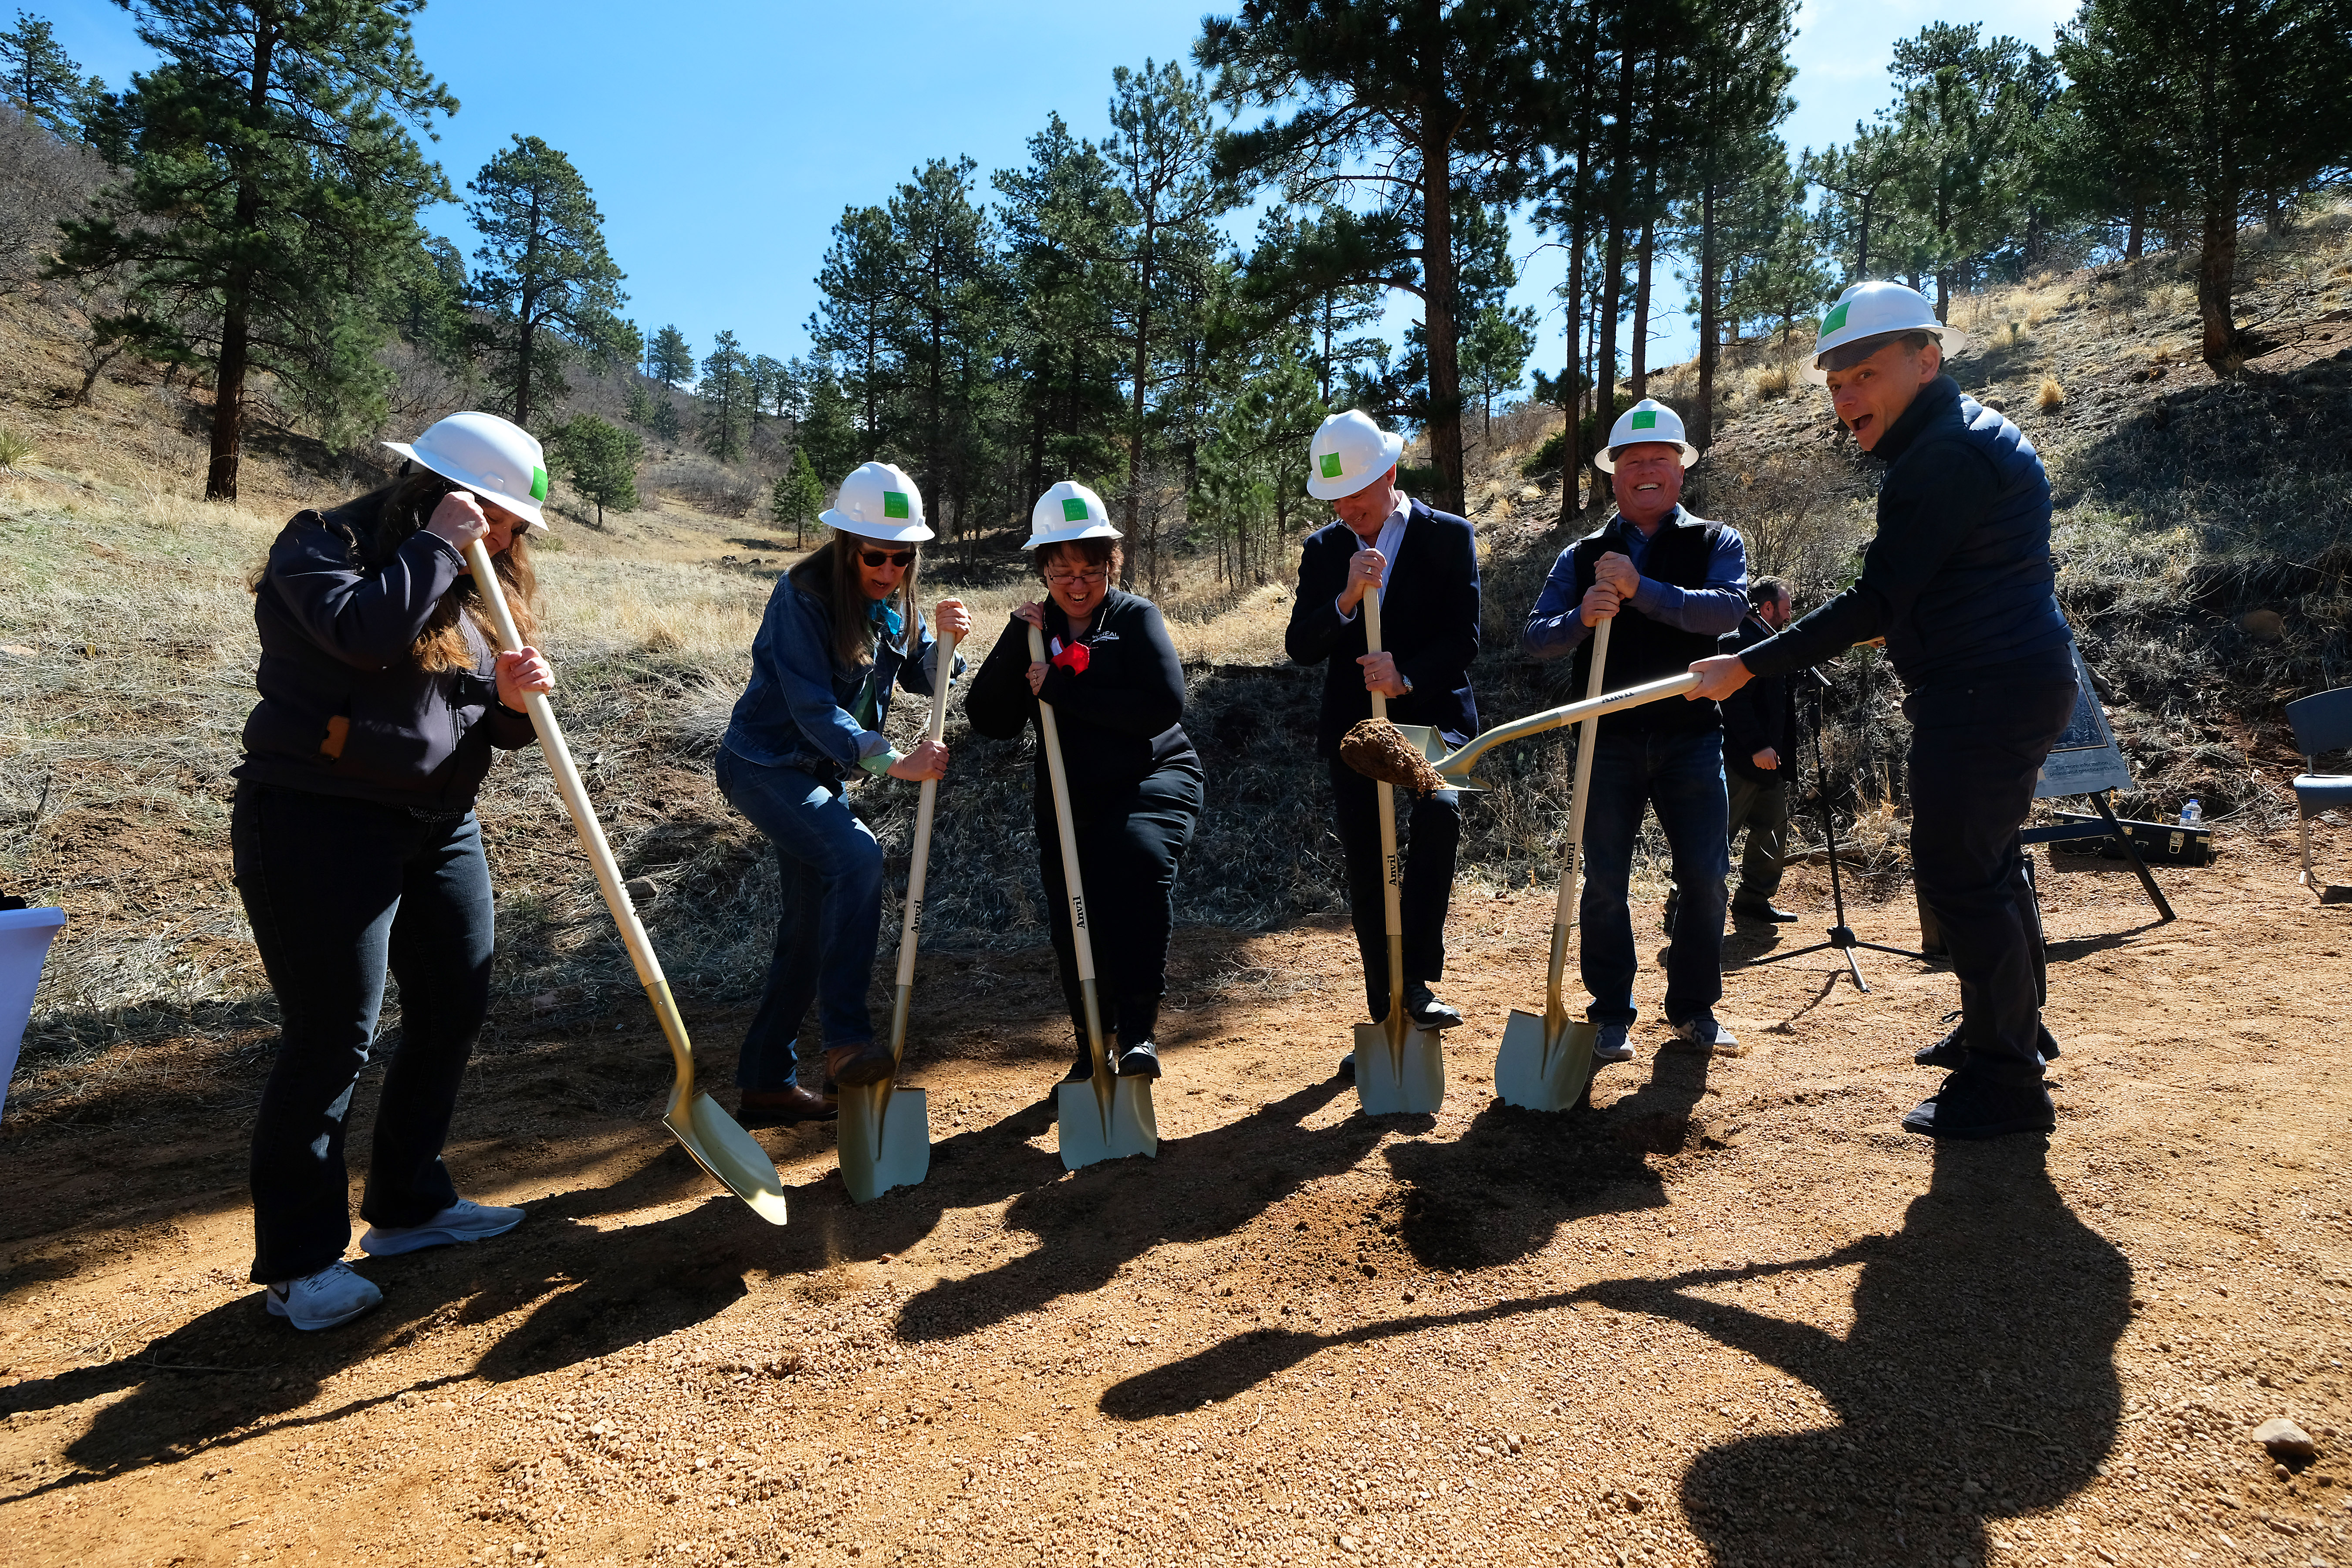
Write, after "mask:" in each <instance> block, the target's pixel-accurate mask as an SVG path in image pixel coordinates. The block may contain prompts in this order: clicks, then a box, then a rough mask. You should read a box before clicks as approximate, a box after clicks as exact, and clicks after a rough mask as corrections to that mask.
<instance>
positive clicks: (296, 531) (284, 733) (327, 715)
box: [231, 502, 534, 813]
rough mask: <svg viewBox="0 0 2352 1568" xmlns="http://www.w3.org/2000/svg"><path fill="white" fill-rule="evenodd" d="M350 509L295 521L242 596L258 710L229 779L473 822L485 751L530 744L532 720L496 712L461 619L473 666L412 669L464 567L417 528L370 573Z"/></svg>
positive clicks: (476, 637)
mask: <svg viewBox="0 0 2352 1568" xmlns="http://www.w3.org/2000/svg"><path fill="white" fill-rule="evenodd" d="M360 504H361V503H360V502H352V503H349V504H347V505H345V506H342V507H338V508H337V509H335V510H333V511H331V512H323V513H322V512H318V511H306V512H303V513H301V514H299V516H297V517H296V518H295V519H294V521H291V522H289V523H288V524H287V525H286V527H285V529H284V531H281V532H280V533H279V534H278V538H277V541H276V542H274V543H272V544H271V545H270V547H269V562H268V565H267V566H266V567H264V568H263V571H262V577H261V582H260V584H259V585H258V586H257V588H256V589H255V590H254V595H253V619H254V626H255V628H256V629H257V631H258V632H259V633H260V637H261V662H260V664H259V666H258V667H257V668H256V669H255V671H254V685H255V686H256V687H257V688H258V689H259V690H260V692H261V700H260V701H259V702H258V703H257V704H256V705H255V707H254V710H253V712H252V714H251V715H250V716H249V717H248V718H247V720H246V721H245V759H244V761H242V762H241V763H238V764H237V765H236V768H235V769H233V770H231V771H232V773H233V775H234V776H235V777H236V778H239V779H243V780H246V781H247V782H249V783H252V784H272V785H276V786H278V787H279V788H282V789H299V790H308V791H310V792H311V793H312V794H314V795H346V796H351V797H352V798H355V799H359V800H372V801H376V802H378V803H380V804H383V805H402V806H408V807H411V808H413V809H416V810H422V811H436V812H453V813H454V812H464V811H468V810H471V809H472V807H473V805H474V792H475V791H476V789H478V787H479V786H480V784H481V782H482V775H483V774H485V773H488V772H489V768H490V752H491V751H492V749H493V748H500V749H505V750H509V751H510V750H512V749H514V748H516V747H518V746H528V745H530V742H531V741H532V740H533V738H534V733H533V731H532V730H531V727H530V718H529V716H528V715H525V714H521V713H517V712H515V711H514V710H511V709H509V708H505V707H502V706H501V705H500V704H499V692H498V685H497V683H496V682H495V681H494V680H493V679H491V676H492V671H493V669H494V668H495V663H494V661H495V657H496V650H495V649H494V648H493V647H491V646H490V643H489V639H488V638H487V637H484V636H483V635H482V633H481V630H480V628H479V627H478V626H475V624H474V620H473V617H472V616H470V615H467V616H460V617H459V618H458V622H457V624H458V625H459V626H461V627H463V628H464V631H465V636H466V640H467V643H468V645H469V646H470V647H472V649H473V652H474V668H471V669H444V670H427V669H425V668H420V667H419V666H418V664H417V662H416V660H415V658H413V657H412V656H411V655H410V652H409V650H410V648H411V647H414V646H415V642H416V638H417V637H418V635H419V634H421V633H422V632H423V631H424V630H425V622H426V621H427V620H429V619H430V618H431V617H432V615H433V612H434V609H435V607H436V606H437V605H439V604H440V603H441V601H442V599H443V598H444V597H445V596H446V595H447V594H448V593H449V591H450V590H451V589H452V588H454V587H456V586H457V584H458V583H459V581H460V579H461V578H462V576H463V574H462V573H461V572H460V570H459V567H460V566H461V565H462V564H463V563H462V561H461V559H460V558H459V556H458V554H457V551H456V550H455V549H454V548H452V547H451V546H450V545H449V544H448V543H447V542H446V541H444V540H442V539H441V538H440V537H438V536H437V535H436V534H432V533H428V532H426V531H424V530H423V529H419V530H418V531H416V532H415V533H413V534H411V535H409V536H408V538H407V539H406V540H405V541H404V542H402V544H401V546H400V548H399V549H398V550H396V551H394V552H393V554H392V557H391V559H389V560H387V561H386V562H384V563H383V564H382V565H381V566H376V567H369V566H366V565H363V564H362V563H361V562H360V560H359V551H358V548H357V546H356V545H355V544H354V543H353V542H352V541H353V538H354V534H355V532H358V531H362V523H363V521H373V520H372V519H367V520H362V519H361V518H360V517H359V516H358V515H357V511H356V509H357V507H358V506H359V505H360ZM337 720H341V721H342V722H341V723H340V724H339V723H336V722H335V721H337Z"/></svg>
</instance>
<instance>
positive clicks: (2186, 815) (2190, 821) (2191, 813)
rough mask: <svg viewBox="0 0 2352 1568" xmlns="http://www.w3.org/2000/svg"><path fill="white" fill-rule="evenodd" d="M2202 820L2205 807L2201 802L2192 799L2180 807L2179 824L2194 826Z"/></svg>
mask: <svg viewBox="0 0 2352 1568" xmlns="http://www.w3.org/2000/svg"><path fill="white" fill-rule="evenodd" d="M2204 820H2205V807H2204V805H2203V803H2202V802H2200V801H2197V800H2194V799H2192V800H2190V801H2189V804H2188V805H2184V806H2182V807H2181V808H2180V826H2183V827H2194V826H2197V825H2198V824H2199V823H2200V822H2202V821H2204Z"/></svg>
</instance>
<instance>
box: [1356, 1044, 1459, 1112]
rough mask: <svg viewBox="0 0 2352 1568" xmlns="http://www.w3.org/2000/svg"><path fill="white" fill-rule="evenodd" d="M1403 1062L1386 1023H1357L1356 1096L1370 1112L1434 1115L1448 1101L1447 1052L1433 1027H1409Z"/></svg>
mask: <svg viewBox="0 0 2352 1568" xmlns="http://www.w3.org/2000/svg"><path fill="white" fill-rule="evenodd" d="M1402 1058H1403V1059H1402V1063H1400V1061H1399V1059H1398V1055H1397V1053H1395V1052H1393V1051H1391V1048H1390V1046H1389V1030H1388V1026H1387V1025H1385V1024H1359V1025H1357V1026H1356V1100H1357V1102H1358V1103H1359V1104H1360V1105H1361V1106H1362V1107H1363V1111H1364V1114H1365V1115H1367V1116H1434V1115H1436V1114H1437V1111H1438V1109H1439V1108H1440V1107H1441V1106H1443V1105H1444V1103H1445V1051H1444V1047H1442V1046H1440V1045H1439V1044H1438V1039H1437V1032H1436V1031H1435V1030H1433V1029H1407V1030H1406V1031H1405V1034H1404V1050H1403V1052H1402Z"/></svg>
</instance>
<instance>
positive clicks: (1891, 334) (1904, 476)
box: [1691, 283, 2074, 1138]
mask: <svg viewBox="0 0 2352 1568" xmlns="http://www.w3.org/2000/svg"><path fill="white" fill-rule="evenodd" d="M1965 341H1966V340H1965V339H1964V338H1963V337H1962V335H1961V334H1960V333H1959V332H1958V331H1956V330H1954V329H1952V328H1950V327H1947V326H1943V325H1940V324H1939V323H1938V322H1937V321H1936V319H1935V316H1934V315H1933V313H1932V312H1930V311H1929V310H1928V309H1927V300H1925V299H1923V298H1921V297H1920V295H1919V294H1917V293H1916V291H1914V290H1912V289H1906V288H1904V287H1903V286H1902V285H1900V284H1897V283H1862V284H1857V285H1855V286H1854V287H1853V288H1852V289H1847V290H1846V291H1845V294H1844V296H1843V298H1841V299H1840V300H1838V302H1837V304H1836V305H1835V306H1833V307H1832V309H1831V310H1830V313H1829V314H1828V315H1827V316H1825V317H1823V318H1822V328H1821V337H1820V339H1819V342H1818V344H1817V347H1816V351H1815V359H1814V362H1813V366H1812V368H1811V369H1810V370H1808V371H1807V372H1806V376H1807V379H1809V380H1811V381H1812V382H1814V383H1815V384H1822V385H1826V386H1828V388H1829V389H1830V397H1831V400H1832V403H1834V405H1836V408H1837V416H1838V418H1839V420H1840V421H1841V422H1843V424H1844V426H1845V427H1846V428H1847V429H1849V430H1851V431H1853V435H1854V438H1855V439H1856V440H1857V441H1859V442H1860V443H1861V444H1862V447H1863V449H1864V451H1866V452H1869V453H1870V454H1871V455H1872V456H1873V457H1875V458H1883V459H1885V461H1886V462H1887V463H1888V464H1889V465H1890V467H1889V468H1888V469H1887V472H1886V477H1885V482H1884V484H1883V485H1882V487H1881V489H1880V490H1879V494H1878V532H1877V534H1876V536H1875V537H1874V539H1873V540H1872V541H1871V543H1870V548H1869V550H1868V552H1866V553H1865V554H1864V558H1863V569H1862V576H1861V579H1860V580H1859V581H1857V582H1856V583H1855V584H1853V586H1852V587H1851V588H1848V589H1847V590H1846V591H1845V592H1844V593H1843V594H1840V595H1838V596H1837V597H1836V598H1834V599H1832V600H1831V601H1830V602H1829V603H1827V604H1825V605H1822V607H1821V608H1819V609H1817V610H1815V611H1813V613H1812V614H1811V615H1809V616H1805V618H1804V619H1802V620H1801V621H1799V622H1797V623H1796V624H1795V625H1794V626H1790V628H1789V629H1788V630H1787V631H1784V632H1782V633H1780V635H1779V636H1777V637H1770V638H1768V639H1767V640H1765V641H1763V642H1760V643H1758V644H1757V645H1756V646H1755V647H1751V648H1749V649H1748V650H1747V651H1746V652H1744V653H1740V654H1737V655H1730V654H1727V655H1722V656H1718V657H1717V658H1708V659H1702V660H1700V661H1699V662H1697V663H1696V664H1694V665H1693V666H1691V668H1693V669H1694V670H1696V672H1697V673H1698V675H1699V677H1700V685H1699V688H1698V689H1697V691H1696V693H1694V694H1693V695H1694V697H1695V698H1696V699H1702V700H1703V699H1708V698H1712V699H1716V700H1721V699H1723V698H1726V697H1728V696H1729V695H1730V694H1731V693H1733V692H1735V691H1737V690H1738V689H1740V687H1742V686H1743V685H1745V684H1747V682H1748V680H1749V679H1752V678H1753V677H1756V676H1759V675H1785V674H1788V673H1790V672H1791V671H1794V670H1798V669H1803V668H1809V667H1811V666H1812V665H1815V664H1819V663H1821V662H1822V661H1823V660H1825V659H1830V658H1835V657H1836V656H1837V655H1838V654H1840V653H1842V652H1843V651H1844V650H1845V649H1846V648H1848V647H1853V645H1854V644H1855V643H1858V642H1866V641H1868V640H1869V639H1871V638H1873V637H1885V639H1886V652H1887V656H1888V658H1891V659H1892V660H1893V661H1894V664H1895V673H1896V674H1897V675H1898V676H1899V677H1901V679H1902V681H1903V686H1904V690H1905V694H1906V695H1905V697H1904V700H1903V712H1904V716H1905V717H1906V718H1907V719H1909V720H1910V721H1911V754H1910V766H1909V775H1910V781H1911V865H1912V870H1913V873H1914V874H1915V875H1916V877H1917V879H1918V887H1919V899H1920V901H1921V902H1922V903H1924V904H1926V905H1927V908H1928V909H1929V910H1932V911H1933V912H1934V914H1935V916H1936V920H1937V924H1938V925H1939V926H1940V927H1941V928H1942V929H1943V931H1944V932H1945V936H1946V941H1947V942H1948V944H1949V947H1950V952H1951V957H1952V968H1953V969H1954V970H1955V971H1956V972H1957V973H1958V978H1959V983H1960V1014H1961V1023H1960V1027H1959V1029H1958V1031H1957V1032H1956V1033H1957V1039H1955V1040H1953V1041H1951V1042H1949V1044H1950V1045H1951V1046H1952V1047H1954V1048H1952V1049H1951V1050H1949V1051H1948V1052H1941V1053H1938V1054H1939V1055H1942V1056H1943V1057H1944V1058H1945V1059H1947V1060H1952V1059H1955V1058H1956V1059H1957V1066H1956V1067H1955V1068H1954V1070H1953V1072H1952V1074H1951V1076H1950V1077H1948V1078H1947V1079H1945V1080H1944V1083H1943V1087H1942V1088H1941V1089H1938V1090H1937V1093H1936V1094H1935V1095H1933V1096H1931V1097H1930V1098H1929V1099H1928V1100H1926V1101H1925V1102H1923V1103H1922V1104H1921V1105H1920V1106H1919V1107H1918V1108H1917V1109H1916V1110H1913V1111H1912V1112H1911V1114H1910V1115H1908V1116H1906V1117H1905V1118H1904V1119H1903V1126H1904V1128H1905V1130H1906V1131H1912V1132H1922V1133H1927V1134H1929V1135H1931V1136H1934V1137H1938V1138H1994V1137H1999V1136H2000V1135H2002V1134H2004V1133H2009V1132H2030V1131H2049V1130H2050V1129H2052V1128H2053V1127H2054V1126H2055V1125H2056V1122H2057V1118H2056V1112H2055V1111H2054V1110H2053V1107H2052V1105H2051V1100H2050V1095H2049V1091H2048V1090H2047V1089H2044V1088H2043V1087H2042V1066H2043V1058H2042V1032H2041V1015H2040V1010H2039V1007H2038V1005H2037V1004H2036V1001H2035V996H2034V984H2033V964H2032V950H2031V949H2030V948H2029V947H2028V945H2027V943H2028V942H2029V941H2030V940H2031V939H2030V937H2029V934H2028V933H2029V931H2030V930H2031V929H2032V928H2031V926H2030V923H2029V921H2028V918H2027V905H2026V903H2025V901H2024V900H2026V898H2027V897H2029V896H2030V895H2029V894H2028V892H2027V889H2026V886H2025V875H2024V857H2023V852H2022V850H2021V847H2020V846H2019V844H2018V837H2017V834H2018V828H2019V827H2020V826H2021V825H2022V824H2023V822H2024V820H2025V814H2026V810H2027V808H2028V807H2029V806H2031V805H2032V802H2033V785H2034V779H2035V775H2036V774H2037V773H2039V772H2040V771H2041V767H2042V760H2043V758H2045V757H2046V756H2048V754H2049V752H2050V747H2051V744H2052V742H2054V741H2056V740H2057V738H2058V737H2059V735H2060V734H2061V733H2063V731H2064V730H2065V727H2066V721H2067V719H2068V717H2069V716H2070V715H2071V714H2072V713H2073V712H2074V654H2073V652H2072V647H2071V645H2072V643H2073V641H2074V634H2073V633H2072V632H2070V631H2069V630H2068V629H2067V626H2066V621H2065V617H2064V616H2062V615H2061V614H2060V613H2059V609H2058V602H2057V600H2056V598H2055V597H2054V596H2053V584H2054V581H2055V574H2054V572H2053V567H2052V564H2051V560H2050V481H2049V478H2048V476H2047V475H2045V474H2044V473H2043V472H2042V459H2041V458H2038V457H2036V456H2035V455H2034V451H2033V447H2032V444H2031V443H2029V442H2028V441H2027V440H2026V439H2025V437H2024V436H2023V435H2022V434H2021V433H2020V432H2019V430H2018V428H2017V426H2014V425H2011V423H2010V422H2009V421H2008V420H2006V419H2004V418H2002V417H2001V416H2000V415H1999V414H1997V413H1994V412H1993V411H1992V410H1990V409H1988V408H1985V407H1982V406H1980V405H1979V404H1977V403H1976V402H1974V401H1973V400H1971V399H1969V398H1968V397H1964V396H1962V395H1961V394H1960V389H1959V386H1958V384H1957V383H1955V382H1954V381H1953V380H1952V379H1951V377H1949V376H1948V375H1945V374H1942V371H1943V361H1944V355H1945V353H1948V352H1950V351H1952V350H1954V349H1957V348H1958V346H1959V345H1960V344H1961V343H1962V342H1965Z"/></svg>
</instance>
